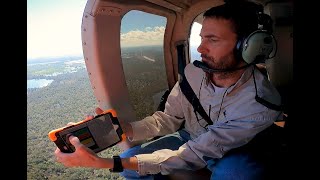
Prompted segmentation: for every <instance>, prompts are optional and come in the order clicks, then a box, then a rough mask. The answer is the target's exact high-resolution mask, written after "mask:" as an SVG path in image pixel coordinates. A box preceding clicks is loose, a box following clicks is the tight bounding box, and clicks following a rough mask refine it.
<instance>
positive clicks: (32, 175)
mask: <svg viewBox="0 0 320 180" xmlns="http://www.w3.org/2000/svg"><path fill="white" fill-rule="evenodd" d="M159 49H160V50H159ZM122 55H123V56H126V58H123V61H122V62H123V67H124V71H125V77H126V82H127V86H128V90H129V97H130V101H131V102H130V103H131V104H132V106H133V108H134V110H135V113H136V117H137V118H138V119H141V118H143V117H145V116H147V115H150V114H152V112H154V111H155V109H156V107H157V105H158V104H157V102H154V96H155V95H156V94H159V93H162V92H163V91H164V90H166V89H167V87H168V85H167V77H166V72H165V65H164V62H163V53H162V49H161V48H159V47H151V48H150V47H149V48H143V47H141V48H136V49H135V48H133V49H124V50H123V52H122ZM143 56H147V57H149V58H151V59H154V60H155V61H154V62H153V61H148V60H146V59H144V58H143ZM68 60H74V59H70V58H69V59H68ZM68 60H63V61H59V62H57V63H47V64H46V63H44V64H35V65H32V66H28V67H27V78H28V80H30V79H52V80H53V82H52V83H51V84H49V85H48V86H46V87H42V88H32V89H27V179H30V180H31V179H32V180H43V179H52V180H58V179H59V180H60V179H61V180H62V179H68V180H72V179H97V180H99V179H123V177H121V176H119V174H117V173H110V172H109V170H107V169H91V168H66V167H64V166H63V165H62V164H60V163H58V162H56V160H55V156H54V150H55V148H56V146H55V144H54V143H53V142H51V141H50V140H49V138H48V132H49V131H51V130H52V129H55V128H59V127H62V126H65V125H66V124H67V123H68V122H77V121H80V120H83V119H84V118H85V116H86V115H88V114H94V109H95V108H96V107H98V104H97V102H96V99H95V97H94V95H93V90H92V89H91V84H90V80H89V78H88V74H87V71H86V68H85V65H84V63H73V64H72V63H66V61H68ZM52 74H55V75H52ZM120 153H121V150H120V149H119V148H118V147H117V146H114V147H111V148H109V149H106V150H104V151H102V152H100V153H99V154H98V155H99V156H101V157H111V156H112V155H117V154H120Z"/></svg>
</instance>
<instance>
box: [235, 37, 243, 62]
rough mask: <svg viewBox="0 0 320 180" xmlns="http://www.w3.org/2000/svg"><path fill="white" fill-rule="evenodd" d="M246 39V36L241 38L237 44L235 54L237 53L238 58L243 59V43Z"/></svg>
mask: <svg viewBox="0 0 320 180" xmlns="http://www.w3.org/2000/svg"><path fill="white" fill-rule="evenodd" d="M244 40H245V38H239V40H238V42H237V44H236V48H235V50H236V51H235V55H236V58H237V59H242V45H243V41H244Z"/></svg>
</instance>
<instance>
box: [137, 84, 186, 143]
mask: <svg viewBox="0 0 320 180" xmlns="http://www.w3.org/2000/svg"><path fill="white" fill-rule="evenodd" d="M179 91H180V88H179V83H178V82H177V83H176V84H175V86H174V87H173V89H172V90H171V92H170V94H169V96H168V99H167V102H166V104H165V110H164V112H162V111H156V112H155V113H154V114H153V115H151V116H147V117H146V118H144V119H142V120H140V121H136V122H131V126H132V129H133V138H132V139H131V140H133V141H136V140H144V139H149V138H152V137H155V136H162V135H166V134H170V133H173V132H176V131H177V130H178V129H179V128H180V126H181V124H182V123H183V121H184V120H185V119H184V115H183V112H182V108H181V93H179Z"/></svg>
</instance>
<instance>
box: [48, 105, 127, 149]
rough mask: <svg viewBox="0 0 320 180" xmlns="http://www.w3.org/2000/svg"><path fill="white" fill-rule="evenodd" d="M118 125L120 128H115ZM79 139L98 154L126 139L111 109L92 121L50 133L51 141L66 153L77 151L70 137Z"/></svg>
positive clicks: (83, 121)
mask: <svg viewBox="0 0 320 180" xmlns="http://www.w3.org/2000/svg"><path fill="white" fill-rule="evenodd" d="M114 125H118V127H114ZM70 135H73V136H76V137H78V138H79V140H80V142H81V143H82V144H84V145H85V146H87V147H88V148H90V149H92V150H93V151H94V152H95V153H98V152H100V151H102V150H104V149H106V148H108V147H111V146H114V145H115V144H117V143H119V142H121V141H122V140H124V139H125V134H124V133H123V131H122V128H121V126H120V123H119V121H118V118H117V115H116V112H115V110H113V109H109V110H106V111H104V112H103V113H102V114H100V115H97V116H95V117H94V118H93V119H90V120H82V121H80V122H78V123H76V124H73V125H70V126H65V127H62V128H59V129H55V130H52V131H50V132H49V133H48V136H49V139H50V140H51V141H52V142H54V143H55V144H56V145H57V147H58V148H59V149H60V150H61V151H62V152H65V153H72V152H74V151H75V149H74V146H73V145H72V144H71V143H70V142H69V136H70Z"/></svg>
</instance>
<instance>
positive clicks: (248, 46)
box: [242, 30, 276, 64]
mask: <svg viewBox="0 0 320 180" xmlns="http://www.w3.org/2000/svg"><path fill="white" fill-rule="evenodd" d="M275 48H276V47H275V39H274V37H273V36H272V35H271V34H270V33H268V32H267V31H265V30H257V31H254V32H253V33H251V34H250V35H249V36H248V37H247V38H246V39H245V41H244V43H243V44H242V58H243V60H244V61H245V62H246V63H248V64H250V63H255V64H257V63H263V62H265V60H266V59H269V58H270V54H271V52H272V51H274V49H275Z"/></svg>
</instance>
